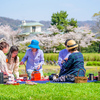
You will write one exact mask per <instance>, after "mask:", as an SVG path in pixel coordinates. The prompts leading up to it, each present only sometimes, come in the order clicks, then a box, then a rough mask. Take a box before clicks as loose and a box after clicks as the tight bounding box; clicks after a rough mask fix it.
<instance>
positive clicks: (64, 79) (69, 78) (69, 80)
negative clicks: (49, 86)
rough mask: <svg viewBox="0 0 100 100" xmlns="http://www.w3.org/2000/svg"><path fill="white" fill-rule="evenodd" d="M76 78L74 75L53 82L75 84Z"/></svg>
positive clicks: (64, 76)
mask: <svg viewBox="0 0 100 100" xmlns="http://www.w3.org/2000/svg"><path fill="white" fill-rule="evenodd" d="M74 81H75V76H74V75H70V74H68V75H62V76H60V77H59V78H57V79H54V80H53V82H74Z"/></svg>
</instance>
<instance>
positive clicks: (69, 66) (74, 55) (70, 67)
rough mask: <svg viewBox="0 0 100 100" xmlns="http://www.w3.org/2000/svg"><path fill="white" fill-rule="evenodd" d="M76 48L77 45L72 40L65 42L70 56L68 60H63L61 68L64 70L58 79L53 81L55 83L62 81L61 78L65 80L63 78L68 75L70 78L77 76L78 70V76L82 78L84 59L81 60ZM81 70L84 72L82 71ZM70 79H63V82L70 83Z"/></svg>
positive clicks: (81, 57) (81, 56)
mask: <svg viewBox="0 0 100 100" xmlns="http://www.w3.org/2000/svg"><path fill="white" fill-rule="evenodd" d="M77 47H78V45H77V44H76V42H75V41H74V40H69V41H68V42H67V50H68V51H69V52H70V53H71V54H70V55H69V57H68V60H67V61H66V60H65V61H64V62H63V64H62V67H63V68H64V69H65V70H64V72H63V73H62V74H61V76H60V77H59V78H58V79H55V80H54V81H55V82H56V81H62V78H65V77H63V76H67V77H69V75H70V77H71V75H72V76H77V74H78V71H79V69H81V70H80V72H79V76H84V74H85V73H84V71H86V70H85V68H84V58H83V55H82V53H81V52H79V51H78V50H77ZM82 70H84V71H82ZM70 77H69V78H67V80H66V79H64V81H65V80H66V81H70V80H71V79H70Z"/></svg>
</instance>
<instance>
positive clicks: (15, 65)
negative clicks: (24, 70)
mask: <svg viewBox="0 0 100 100" xmlns="http://www.w3.org/2000/svg"><path fill="white" fill-rule="evenodd" d="M7 66H8V70H9V71H11V72H12V73H14V74H15V75H16V78H19V72H18V69H19V57H18V56H17V61H16V63H15V62H14V58H11V62H10V64H9V63H7Z"/></svg>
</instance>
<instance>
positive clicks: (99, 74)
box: [98, 71, 100, 81]
mask: <svg viewBox="0 0 100 100" xmlns="http://www.w3.org/2000/svg"><path fill="white" fill-rule="evenodd" d="M98 81H100V71H99V72H98Z"/></svg>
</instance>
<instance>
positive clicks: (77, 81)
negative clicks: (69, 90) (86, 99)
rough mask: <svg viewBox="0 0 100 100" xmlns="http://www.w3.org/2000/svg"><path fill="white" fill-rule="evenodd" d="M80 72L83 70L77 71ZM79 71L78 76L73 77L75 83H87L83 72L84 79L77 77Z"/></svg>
mask: <svg viewBox="0 0 100 100" xmlns="http://www.w3.org/2000/svg"><path fill="white" fill-rule="evenodd" d="M80 70H83V69H79V71H80ZM79 71H78V74H77V77H75V83H87V77H85V71H84V70H83V71H84V77H79Z"/></svg>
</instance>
